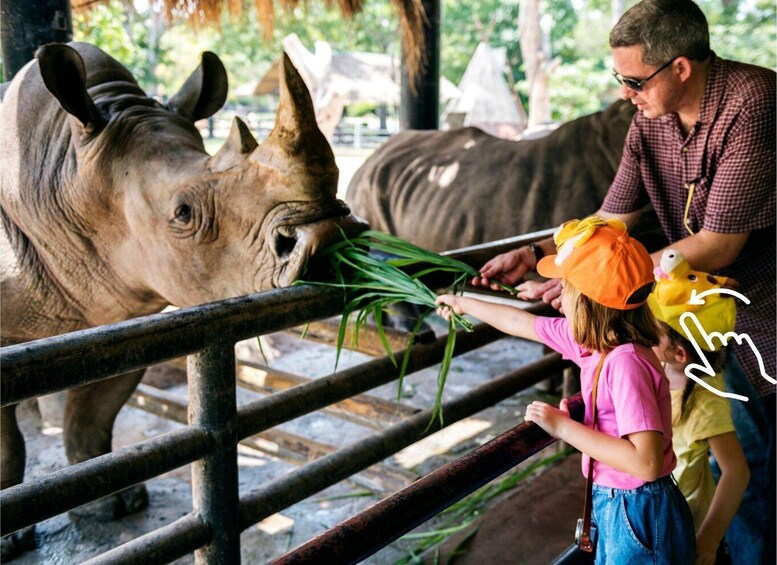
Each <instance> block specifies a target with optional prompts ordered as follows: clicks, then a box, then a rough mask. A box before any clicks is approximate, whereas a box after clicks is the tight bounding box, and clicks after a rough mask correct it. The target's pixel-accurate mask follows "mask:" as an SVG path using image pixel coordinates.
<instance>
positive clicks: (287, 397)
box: [237, 324, 504, 439]
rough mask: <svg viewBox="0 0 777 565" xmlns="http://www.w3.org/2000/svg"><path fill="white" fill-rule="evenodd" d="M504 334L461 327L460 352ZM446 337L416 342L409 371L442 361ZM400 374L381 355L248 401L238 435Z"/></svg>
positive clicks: (240, 416) (480, 327)
mask: <svg viewBox="0 0 777 565" xmlns="http://www.w3.org/2000/svg"><path fill="white" fill-rule="evenodd" d="M501 337H504V334H503V333H501V332H500V331H498V330H496V329H494V328H492V327H491V326H488V325H486V324H478V325H477V326H475V328H474V330H473V331H472V332H465V331H463V330H462V331H459V332H458V333H457V335H456V354H457V355H459V354H461V353H465V352H467V351H471V350H473V349H477V348H478V347H482V346H484V345H486V344H488V343H491V342H492V341H495V340H497V339H499V338H501ZM445 341H446V336H442V337H439V338H437V339H436V340H435V341H433V342H432V343H430V344H418V345H415V346H414V347H413V349H412V352H411V353H410V360H409V362H408V367H407V373H408V374H411V373H413V372H415V371H419V370H421V369H424V368H426V367H430V366H432V365H434V364H435V363H439V362H440V361H441V360H442V357H443V354H444V352H445ZM402 355H404V352H399V353H397V354H396V356H397V359H401V358H402ZM398 377H399V368H398V367H396V366H395V365H394V364H393V363H392V361H391V359H389V358H388V357H381V358H380V359H375V360H374V361H369V362H367V363H363V364H361V365H358V366H356V367H351V368H349V369H344V370H342V371H338V372H337V373H335V374H333V375H329V376H328V377H324V378H318V379H315V380H312V381H310V382H308V383H305V384H302V385H299V386H296V387H294V388H290V389H288V390H284V391H281V392H276V393H275V394H272V395H270V396H268V397H265V398H259V399H257V400H254V401H251V402H248V403H246V404H243V405H241V406H239V407H238V426H237V433H238V437H239V438H240V439H243V438H246V437H249V436H252V435H254V434H257V433H259V432H262V431H264V430H266V429H268V428H272V427H273V426H277V425H279V424H282V423H283V422H287V421H289V420H292V419H294V418H298V417H299V416H303V415H305V414H308V413H310V412H313V411H315V410H318V409H319V408H323V407H324V406H329V405H330V404H333V403H335V402H339V401H341V400H344V399H346V398H350V397H351V396H353V395H355V394H360V393H362V392H365V391H367V390H370V389H373V388H375V387H377V386H380V385H383V384H386V383H388V382H391V381H393V380H395V379H396V378H398Z"/></svg>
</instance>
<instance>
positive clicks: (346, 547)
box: [272, 394, 583, 565]
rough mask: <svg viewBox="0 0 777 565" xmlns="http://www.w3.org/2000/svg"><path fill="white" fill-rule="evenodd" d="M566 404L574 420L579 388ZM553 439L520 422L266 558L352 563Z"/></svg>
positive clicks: (280, 564)
mask: <svg viewBox="0 0 777 565" xmlns="http://www.w3.org/2000/svg"><path fill="white" fill-rule="evenodd" d="M569 407H570V412H571V413H572V414H573V417H575V418H576V419H577V420H580V419H581V418H582V414H583V400H582V397H581V396H580V394H577V395H576V396H574V397H572V398H571V399H570V400H569ZM554 441H555V440H554V439H553V438H551V437H550V436H549V435H548V434H547V433H545V432H544V431H543V430H542V428H540V427H539V426H537V425H536V424H533V423H530V422H524V423H523V424H521V425H519V426H517V427H515V428H513V429H512V430H510V431H508V432H505V433H504V434H502V435H500V436H499V437H497V438H495V439H493V440H491V441H490V442H488V443H487V444H485V445H483V446H481V447H479V448H477V449H475V450H473V451H471V452H470V453H468V454H467V455H465V456H463V457H461V458H459V459H457V460H456V461H453V462H451V463H449V464H447V465H444V466H443V467H440V468H439V469H437V470H436V471H434V472H432V473H430V474H428V475H426V476H425V477H422V478H420V479H418V480H417V481H416V482H415V483H413V484H412V485H410V486H408V487H406V488H404V489H402V490H401V491H399V492H397V493H396V494H393V495H392V496H389V497H388V498H385V499H383V500H381V501H380V502H377V503H376V504H374V505H372V506H371V507H369V508H368V509H366V510H365V511H363V512H361V513H359V514H357V515H356V516H353V517H352V518H350V519H348V520H346V521H345V522H343V523H341V524H339V525H338V526H335V527H334V528H332V529H330V530H328V531H326V532H324V533H323V534H321V535H319V536H317V537H315V538H314V539H312V540H310V541H309V542H307V543H305V544H303V545H302V546H300V547H298V548H297V549H294V550H292V551H291V552H289V553H287V554H285V555H283V556H281V557H280V558H278V559H276V560H274V561H273V562H272V563H273V565H291V564H295V565H298V564H302V563H311V564H313V563H315V564H318V563H357V562H359V561H361V560H363V559H365V558H366V557H369V556H370V555H373V554H375V553H376V552H377V551H378V550H380V549H381V548H383V547H385V546H386V545H388V544H389V543H391V542H392V541H394V540H396V539H398V538H399V537H401V536H402V535H403V534H405V533H407V532H409V531H410V530H412V529H413V528H415V527H417V526H419V525H421V524H423V523H424V522H425V521H426V520H428V519H429V518H431V517H432V516H435V515H436V514H438V513H439V512H441V511H442V510H444V509H445V508H447V507H449V506H451V505H452V504H454V503H455V502H457V501H459V500H461V499H462V498H464V497H465V496H467V495H468V494H470V493H472V492H474V491H475V490H477V489H478V488H480V487H481V486H483V485H485V484H486V483H488V482H490V481H491V480H493V479H494V478H496V477H498V476H499V475H501V474H502V473H504V472H505V471H508V470H509V469H511V468H512V467H514V466H515V465H517V464H518V463H520V462H522V461H525V460H526V459H528V458H529V457H531V456H532V455H534V454H535V453H537V452H538V451H540V450H541V449H544V448H545V447H547V446H548V445H550V444H551V443H553V442H554Z"/></svg>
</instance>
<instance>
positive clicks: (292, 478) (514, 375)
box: [240, 353, 565, 563]
mask: <svg viewBox="0 0 777 565" xmlns="http://www.w3.org/2000/svg"><path fill="white" fill-rule="evenodd" d="M563 366H565V363H564V362H563V361H562V360H561V357H560V356H559V355H558V354H557V353H553V354H550V355H546V356H544V357H543V358H541V359H539V360H538V361H535V362H534V363H530V364H529V365H525V366H524V367H521V368H520V369H517V370H515V371H511V372H509V373H506V374H505V375H502V376H500V377H497V378H496V379H494V380H492V381H490V382H488V383H486V384H484V385H481V386H480V387H478V388H476V389H475V390H472V391H470V392H468V393H467V394H465V395H463V396H461V397H459V398H457V399H455V400H453V401H450V402H447V403H445V404H443V415H444V418H445V423H446V425H450V424H452V423H453V422H457V421H459V420H461V419H462V418H465V417H467V416H470V415H472V414H474V413H476V412H479V411H480V410H484V409H485V408H488V407H489V406H492V405H494V404H495V403H497V402H499V401H500V400H503V399H505V398H508V397H510V396H512V395H513V394H515V393H517V392H519V391H521V390H523V389H524V388H526V387H529V386H531V385H532V384H534V383H536V382H538V381H540V380H542V379H543V378H546V377H547V375H548V373H551V372H553V371H558V370H559V369H560V368H561V367H563ZM431 417H432V411H431V410H425V411H424V412H421V413H419V414H417V415H415V416H412V417H410V418H408V419H407V420H405V421H403V422H400V423H399V424H395V425H394V426H391V427H390V428H388V429H387V430H386V431H384V432H383V433H380V434H375V435H372V436H369V437H367V438H365V439H361V440H359V441H358V442H356V443H354V444H351V445H349V446H348V447H345V448H343V449H341V450H339V451H337V452H336V453H333V454H332V455H328V456H326V457H322V458H321V459H318V460H316V461H314V462H313V463H310V464H309V465H305V466H304V467H302V468H301V469H297V470H295V471H292V472H290V473H288V474H286V475H284V476H283V477H279V478H277V479H274V480H271V481H268V482H266V483H264V484H263V485H262V486H261V487H260V488H258V489H255V490H254V491H252V492H250V493H249V494H248V495H247V496H245V497H243V498H242V499H241V505H240V514H241V519H240V524H241V528H242V529H245V528H247V527H249V526H251V525H252V524H255V523H257V522H259V521H260V520H263V519H264V518H267V517H268V516H271V515H272V514H274V513H275V512H278V511H280V510H282V509H284V508H286V507H288V506H291V505H292V504H294V503H296V502H299V501H300V500H303V499H305V498H307V497H308V496H310V495H312V494H315V493H316V492H318V491H320V490H322V489H324V488H326V487H328V486H330V485H333V484H335V483H337V482H338V481H341V480H343V479H346V478H347V477H349V476H350V475H352V474H353V473H356V472H358V471H360V470H361V469H364V468H365V467H368V466H369V465H372V464H374V463H377V462H378V461H381V460H383V459H385V458H386V457H389V456H390V455H393V454H394V453H396V452H397V451H399V450H400V449H402V448H404V447H407V446H408V445H412V444H413V443H415V442H417V441H419V440H421V439H423V438H424V437H426V436H428V435H431V434H432V433H434V432H436V431H438V429H439V428H438V427H437V425H436V423H435V424H433V425H430V422H431ZM320 563H329V561H320Z"/></svg>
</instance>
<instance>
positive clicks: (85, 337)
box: [0, 285, 343, 406]
mask: <svg viewBox="0 0 777 565" xmlns="http://www.w3.org/2000/svg"><path fill="white" fill-rule="evenodd" d="M342 308H343V293H342V291H341V290H338V289H335V288H321V287H312V286H304V285H301V286H295V287H288V288H281V289H276V290H271V291H268V292H263V293H259V294H251V295H248V296H242V297H239V298H230V299H228V300H222V301H220V302H213V303H210V304H204V305H201V306H194V307H191V308H182V309H181V310H177V311H175V312H168V313H164V314H153V315H151V316H144V317H142V318H135V319H132V320H127V321H124V322H118V323H116V324H109V325H106V326H99V327H96V328H89V329H86V330H81V331H77V332H72V333H69V334H63V335H59V336H53V337H48V338H44V339H39V340H35V341H29V342H26V343H21V344H18V345H11V346H8V347H3V348H2V349H0V359H2V361H1V362H0V365H1V367H2V373H1V374H0V405H2V406H8V405H12V404H17V403H18V402H21V401H22V400H26V399H28V398H35V397H37V396H42V395H44V394H50V393H53V392H57V391H60V390H65V389H68V388H71V387H74V386H77V385H82V384H86V383H89V382H94V381H96V380H99V379H103V378H108V377H112V376H114V375H119V374H123V373H127V372H129V371H133V370H136V369H140V368H143V367H147V366H149V365H153V364H155V363H161V362H163V361H166V360H168V359H173V358H175V357H181V356H183V355H189V354H191V353H195V352H197V351H200V350H202V349H205V348H207V347H210V345H212V343H213V336H219V339H224V340H231V341H232V342H237V341H240V340H243V339H248V338H250V337H255V336H257V335H262V334H266V333H271V332H276V331H281V330H283V329H286V328H288V327H291V326H297V325H300V324H303V323H306V322H308V321H310V320H318V319H321V318H327V317H330V316H334V315H336V314H339V313H341V312H342ZM204 330H205V331H204Z"/></svg>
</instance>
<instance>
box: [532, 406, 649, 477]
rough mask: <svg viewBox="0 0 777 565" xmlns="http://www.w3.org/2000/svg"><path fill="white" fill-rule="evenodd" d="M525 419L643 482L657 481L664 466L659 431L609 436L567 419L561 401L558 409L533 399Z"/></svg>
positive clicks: (567, 414)
mask: <svg viewBox="0 0 777 565" xmlns="http://www.w3.org/2000/svg"><path fill="white" fill-rule="evenodd" d="M525 420H526V421H527V422H534V423H535V424H537V425H538V426H540V427H541V428H542V429H543V430H545V431H546V432H548V433H549V434H550V435H551V436H553V437H555V438H557V439H560V440H562V441H565V442H567V443H568V444H569V445H571V446H572V447H574V448H575V449H577V450H579V451H582V452H583V453H585V454H586V455H588V456H590V457H593V458H594V459H596V460H597V461H601V462H602V463H605V464H606V465H609V466H610V467H612V468H613V469H617V470H618V471H623V472H624V473H628V474H629V475H631V476H632V477H636V478H638V479H640V480H642V481H646V482H650V481H655V480H656V479H658V478H660V473H661V471H662V469H663V464H664V446H663V441H662V434H661V432H658V431H644V432H635V433H633V434H629V435H628V436H625V437H613V436H609V435H607V434H604V433H602V432H600V431H597V430H592V429H591V428H589V427H587V426H585V425H583V424H581V423H580V422H576V421H575V420H573V419H571V418H570V417H569V410H568V409H567V401H566V399H564V400H562V401H561V405H560V406H559V408H554V407H553V406H551V405H550V404H547V403H545V402H540V401H539V400H535V401H534V402H532V403H531V404H529V406H527V407H526V415H525Z"/></svg>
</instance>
